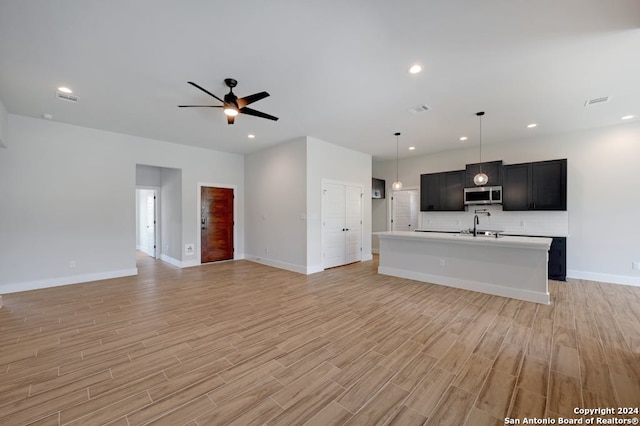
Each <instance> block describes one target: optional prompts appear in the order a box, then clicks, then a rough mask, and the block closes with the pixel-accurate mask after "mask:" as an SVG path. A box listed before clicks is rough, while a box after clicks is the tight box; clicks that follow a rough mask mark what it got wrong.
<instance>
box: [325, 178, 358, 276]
mask: <svg viewBox="0 0 640 426" xmlns="http://www.w3.org/2000/svg"><path fill="white" fill-rule="evenodd" d="M327 183H329V184H336V185H344V186H355V187H357V188H360V194H362V196H361V202H360V225H361V226H360V262H362V259H363V257H364V256H363V254H362V238H363V234H364V232H363V225H364V223H362V222H364V186H363V185H362V184H360V183H355V182H345V181H341V180H335V179H324V178H323V179H321V181H320V253H321V254H322V270H323V271H324V270H326V269H327V268H325V267H324V239H325V235H324V225H323V224H324V205H323V203H324V185H325V184H327Z"/></svg>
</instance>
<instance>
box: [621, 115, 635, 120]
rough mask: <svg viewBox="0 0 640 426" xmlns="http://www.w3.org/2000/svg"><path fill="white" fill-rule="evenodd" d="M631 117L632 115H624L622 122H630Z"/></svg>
mask: <svg viewBox="0 0 640 426" xmlns="http://www.w3.org/2000/svg"><path fill="white" fill-rule="evenodd" d="M633 117H634V116H633V115H625V116H624V117H622V120H631V119H632V118H633Z"/></svg>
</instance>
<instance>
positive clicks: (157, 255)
mask: <svg viewBox="0 0 640 426" xmlns="http://www.w3.org/2000/svg"><path fill="white" fill-rule="evenodd" d="M139 189H144V190H148V191H154V192H155V194H156V203H155V212H154V213H155V216H156V224H155V225H156V226H155V230H154V231H155V232H154V238H155V240H156V241H155V244H156V249H155V256H153V257H154V258H155V259H160V257H161V255H162V233H161V232H160V229H161V225H160V220H161V217H160V189H161V188H160V187H159V186H148V185H136V195H137V193H138V190H139ZM136 198H137V196H136ZM137 221H138V217H137V215H136V222H137Z"/></svg>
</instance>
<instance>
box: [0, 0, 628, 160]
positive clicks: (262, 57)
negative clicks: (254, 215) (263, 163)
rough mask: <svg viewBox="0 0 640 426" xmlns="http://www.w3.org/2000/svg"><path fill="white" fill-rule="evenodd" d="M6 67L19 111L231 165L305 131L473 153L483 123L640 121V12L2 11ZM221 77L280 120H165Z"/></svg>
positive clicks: (199, 116)
mask: <svg viewBox="0 0 640 426" xmlns="http://www.w3.org/2000/svg"><path fill="white" fill-rule="evenodd" d="M414 63H418V64H420V65H422V66H423V71H422V72H421V73H419V74H416V75H412V74H409V72H408V69H409V67H410V66H411V65H413V64H414ZM0 64H1V65H0V99H2V100H3V102H4V104H5V106H6V108H7V110H8V111H9V112H10V113H14V114H21V115H26V116H32V117H39V118H41V117H42V116H43V114H50V115H52V116H53V120H54V121H59V122H64V123H71V124H76V125H80V126H86V127H92V128H97V129H103V130H108V131H113V132H119V133H126V134H130V135H136V136H142V137H147V138H153V139H158V140H164V141H169V142H174V143H179V144H185V145H192V146H198V147H203V148H210V149H215V150H220V151H227V152H235V153H250V152H253V151H256V150H260V149H263V148H265V147H268V146H271V145H275V144H277V143H280V142H283V141H288V140H291V139H294V138H297V137H300V136H305V135H306V136H312V137H315V138H319V139H322V140H325V141H327V142H332V143H336V144H339V145H342V146H345V147H348V148H352V149H355V150H358V151H361V152H365V153H369V154H371V155H373V156H374V158H376V159H386V158H394V157H395V154H396V153H395V151H396V146H395V143H396V139H395V136H393V134H394V133H395V132H396V131H399V132H402V135H401V136H400V138H399V143H400V155H401V156H409V155H422V154H425V153H431V152H439V151H445V150H450V149H460V148H462V147H466V146H474V145H475V144H477V141H478V135H479V129H478V119H477V117H476V115H475V113H476V112H477V111H481V110H482V111H486V115H485V116H484V118H483V143H493V142H509V141H513V142H516V141H522V140H523V139H528V138H533V137H540V136H543V135H545V136H547V135H553V134H557V133H565V132H574V131H579V130H581V129H588V128H596V127H604V126H612V125H620V124H623V123H627V122H629V121H631V122H638V121H640V1H638V0H562V1H558V0H528V1H526V0H485V1H477V0H401V1H399V2H390V1H380V0H341V1H336V0H324V1H316V2H312V1H295V0H288V1H284V0H271V1H264V0H240V1H233V2H230V1H217V0H180V1H178V0H136V1H130V0H57V1H41V0H0ZM228 77H231V78H234V79H236V80H238V86H237V87H236V88H235V89H234V92H235V93H236V94H237V95H238V96H240V97H241V96H246V95H249V94H252V93H255V92H260V91H263V90H266V91H268V92H269V93H270V94H271V96H270V97H268V98H266V99H263V100H261V101H259V102H256V103H254V104H252V105H251V107H252V108H254V109H257V110H259V111H263V112H265V113H268V114H271V115H275V116H277V117H279V118H280V120H279V121H277V122H274V121H270V120H265V119H261V118H256V117H252V116H247V115H240V116H239V117H237V118H236V122H235V124H234V125H232V126H230V125H227V124H226V120H225V117H224V115H223V114H222V112H221V110H219V109H213V108H198V109H194V108H191V109H186V108H184V109H180V108H177V105H178V104H211V105H214V104H217V103H218V102H217V101H215V99H213V98H211V97H209V96H207V95H206V94H204V93H203V92H201V91H199V90H197V89H196V88H194V87H192V86H190V85H188V84H187V81H193V82H196V83H198V84H200V85H201V86H203V87H204V88H206V89H208V90H209V91H211V92H213V93H215V94H216V95H217V96H219V97H222V96H223V95H224V94H225V93H227V92H228V89H227V88H226V86H225V85H224V81H223V80H224V79H225V78H228ZM59 86H68V87H70V88H72V89H73V90H74V94H75V95H76V96H78V97H79V101H78V102H77V103H71V102H68V101H62V100H59V99H56V96H55V92H56V88H57V87H59ZM605 96H609V97H610V100H609V101H608V102H604V103H599V104H594V105H591V106H588V107H585V101H586V100H588V99H593V98H599V97H605ZM422 104H426V105H428V106H429V110H428V111H425V112H421V113H418V114H413V113H411V112H409V109H410V108H412V107H415V106H418V105H422ZM629 114H634V115H635V118H632V119H631V120H628V121H624V122H623V121H621V120H620V118H621V117H622V116H624V115H629ZM529 123H537V124H538V127H536V128H534V129H528V128H527V124H529ZM249 133H252V134H255V136H256V137H255V138H254V139H248V138H247V135H248V134H249ZM461 136H468V137H469V140H467V141H466V142H461V141H460V140H459V138H460V137H461ZM409 146H415V147H416V149H415V150H414V151H408V147H409Z"/></svg>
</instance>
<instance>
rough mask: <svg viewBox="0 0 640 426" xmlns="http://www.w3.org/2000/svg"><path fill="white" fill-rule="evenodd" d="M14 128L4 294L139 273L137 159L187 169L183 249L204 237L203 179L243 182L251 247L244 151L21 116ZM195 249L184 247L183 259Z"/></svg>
mask: <svg viewBox="0 0 640 426" xmlns="http://www.w3.org/2000/svg"><path fill="white" fill-rule="evenodd" d="M7 130H8V139H9V140H11V147H10V148H9V149H6V150H1V151H0V293H7V292H12V291H20V290H26V289H31V288H39V287H46V286H51V285H60V284H68V283H73V282H82V281H89V280H93V279H100V278H106V277H113V276H121V275H130V274H135V273H136V264H135V246H136V237H135V220H136V218H135V185H136V164H148V165H153V166H158V167H167V168H174V169H181V170H182V177H181V183H180V189H181V197H182V202H181V205H180V213H181V218H180V219H179V220H180V222H181V223H180V225H181V226H180V229H181V232H180V235H179V236H178V237H176V240H178V241H175V243H176V244H177V245H178V247H176V250H177V252H176V253H182V252H183V251H182V248H181V247H179V246H181V245H182V243H183V242H184V243H189V242H195V241H196V239H197V238H199V234H200V228H199V223H198V208H197V205H196V204H197V200H196V196H197V191H198V186H197V182H198V181H205V182H221V183H228V184H233V185H237V187H238V193H237V197H238V202H237V204H238V210H239V212H238V213H239V214H238V218H239V220H238V222H239V223H236V226H237V227H238V231H239V232H238V234H239V235H238V244H237V248H236V250H238V251H239V252H241V253H242V252H243V250H244V244H243V242H244V222H243V218H244V159H243V156H241V155H236V154H227V153H221V152H216V151H211V150H206V149H200V148H192V147H186V146H183V145H178V144H172V143H168V142H162V141H157V140H152V139H145V138H139V137H135V136H128V135H123V134H118V133H111V132H105V131H100V130H95V129H89V128H84V127H79V126H72V125H67V124H63V123H57V122H53V121H46V120H40V119H34V118H29V117H24V116H17V115H13V114H9V121H8V127H7ZM190 257H191V258H192V257H194V256H190ZM190 257H187V256H184V255H181V254H177V258H178V259H179V260H181V262H182V263H183V264H188V263H189V261H190V260H192V259H190ZM72 260H74V261H75V268H70V267H69V265H70V261H72Z"/></svg>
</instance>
